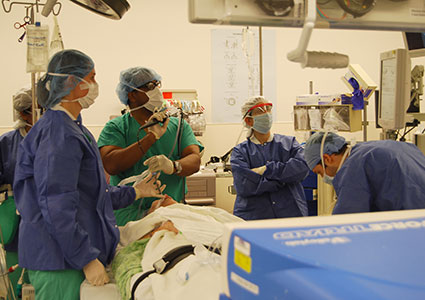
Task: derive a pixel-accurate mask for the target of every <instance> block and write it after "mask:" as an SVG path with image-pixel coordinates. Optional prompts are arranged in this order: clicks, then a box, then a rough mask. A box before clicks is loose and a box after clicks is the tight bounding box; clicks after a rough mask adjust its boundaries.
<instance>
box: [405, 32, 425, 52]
mask: <svg viewBox="0 0 425 300" xmlns="http://www.w3.org/2000/svg"><path fill="white" fill-rule="evenodd" d="M402 34H403V41H404V45H405V47H406V49H407V50H409V55H410V57H421V56H425V33H423V32H402Z"/></svg>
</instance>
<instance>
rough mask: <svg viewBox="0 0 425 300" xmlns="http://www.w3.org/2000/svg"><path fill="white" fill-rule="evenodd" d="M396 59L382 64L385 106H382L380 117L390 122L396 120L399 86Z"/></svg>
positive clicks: (382, 87)
mask: <svg viewBox="0 0 425 300" xmlns="http://www.w3.org/2000/svg"><path fill="white" fill-rule="evenodd" d="M396 72H397V64H396V58H391V59H386V60H383V61H382V62H381V97H382V101H383V102H384V103H385V105H383V106H381V111H380V117H381V118H382V119H385V120H388V119H392V118H394V111H395V101H396V94H395V89H396V85H397V76H396Z"/></svg>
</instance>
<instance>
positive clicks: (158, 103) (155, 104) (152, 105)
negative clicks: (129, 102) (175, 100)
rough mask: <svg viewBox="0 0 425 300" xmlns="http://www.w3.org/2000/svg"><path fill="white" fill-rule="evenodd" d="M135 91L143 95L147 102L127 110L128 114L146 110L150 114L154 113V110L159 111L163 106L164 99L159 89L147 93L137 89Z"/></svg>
mask: <svg viewBox="0 0 425 300" xmlns="http://www.w3.org/2000/svg"><path fill="white" fill-rule="evenodd" d="M134 89H135V90H136V91H139V92H142V93H145V94H146V95H147V96H148V98H149V100H148V102H146V103H145V104H143V105H140V106H137V107H135V108H132V109H129V110H128V111H129V112H133V111H135V110H138V109H141V108H143V107H144V108H146V109H147V110H149V111H151V112H155V110H156V109H160V108H161V107H162V105H163V104H164V98H163V97H162V92H161V90H160V89H159V87H155V88H154V89H153V90H150V91H148V92H145V91H143V90H140V89H138V88H134Z"/></svg>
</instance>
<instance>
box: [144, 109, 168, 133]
mask: <svg viewBox="0 0 425 300" xmlns="http://www.w3.org/2000/svg"><path fill="white" fill-rule="evenodd" d="M167 117H168V116H167V114H166V113H165V111H158V112H156V113H154V114H153V115H152V116H151V117H150V118H149V119H148V123H149V122H151V121H153V120H158V121H160V122H162V121H163V120H165V119H166V118H167ZM168 122H170V119H166V120H165V122H164V123H163V124H162V126H161V125H160V123H158V124H155V125H153V126H151V127H148V128H147V129H148V132H152V133H153V135H154V136H155V139H157V140H159V139H160V138H161V136H162V135H163V134H164V133H165V132H166V131H167V126H168Z"/></svg>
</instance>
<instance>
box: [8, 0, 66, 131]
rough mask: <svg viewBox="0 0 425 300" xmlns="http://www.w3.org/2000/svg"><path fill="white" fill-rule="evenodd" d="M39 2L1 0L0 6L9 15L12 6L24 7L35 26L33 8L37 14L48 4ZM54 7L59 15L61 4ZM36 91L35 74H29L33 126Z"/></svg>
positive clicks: (35, 119)
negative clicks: (41, 7) (40, 7)
mask: <svg viewBox="0 0 425 300" xmlns="http://www.w3.org/2000/svg"><path fill="white" fill-rule="evenodd" d="M6 2H7V3H9V7H7V6H6V4H5V3H6ZM39 2H40V0H35V2H20V1H12V2H11V1H10V0H2V1H1V4H2V7H3V10H4V12H5V13H10V12H11V11H12V6H13V5H24V6H25V10H26V16H30V21H29V24H30V25H34V24H35V21H34V20H35V13H34V6H35V8H36V10H37V13H38V12H40V9H39V6H45V5H46V4H47V2H48V0H47V2H46V3H39ZM54 6H57V10H56V11H55V10H54V9H53V10H52V13H53V15H55V16H57V15H59V13H60V11H61V8H62V3H60V2H57V3H56V4H55V5H54ZM35 89H36V72H31V96H32V108H31V113H32V123H33V124H35V122H37V121H38V119H39V117H40V115H39V110H38V109H37V107H38V105H37V94H36V92H35Z"/></svg>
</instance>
